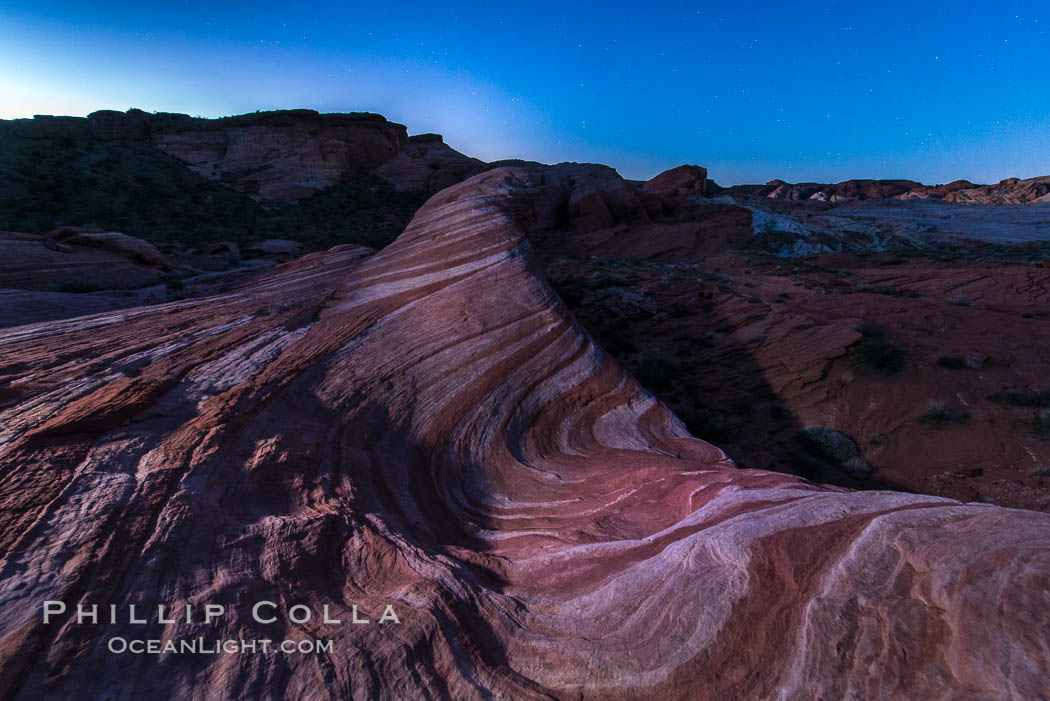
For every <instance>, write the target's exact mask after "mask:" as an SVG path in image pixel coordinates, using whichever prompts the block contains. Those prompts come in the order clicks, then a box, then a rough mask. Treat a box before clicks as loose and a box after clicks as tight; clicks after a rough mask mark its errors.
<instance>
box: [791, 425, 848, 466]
mask: <svg viewBox="0 0 1050 701" xmlns="http://www.w3.org/2000/svg"><path fill="white" fill-rule="evenodd" d="M799 437H800V438H801V439H802V442H803V444H804V445H805V446H806V448H807V449H808V450H809V451H810V452H812V453H814V454H816V455H818V456H820V457H822V458H824V459H825V460H827V461H828V462H832V463H835V464H836V465H844V464H845V463H846V462H847V461H849V460H852V459H853V458H858V457H860V449H859V448H858V447H857V444H856V443H854V442H853V439H852V438H850V437H849V436H847V435H846V434H844V433H840V432H839V431H836V430H834V429H831V428H827V427H825V426H809V427H807V428H806V429H805V430H804V431H802V432H801V433H800V434H799Z"/></svg>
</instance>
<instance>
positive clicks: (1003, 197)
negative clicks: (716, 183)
mask: <svg viewBox="0 0 1050 701" xmlns="http://www.w3.org/2000/svg"><path fill="white" fill-rule="evenodd" d="M725 193H726V194H729V195H755V196H759V197H767V198H769V199H773V200H811V201H821V202H848V201H852V200H883V199H898V200H909V199H930V200H944V201H945V202H957V203H960V204H1027V203H1030V202H1048V201H1050V176H1046V177H1040V178H1029V179H1027V180H1020V179H1018V178H1007V179H1006V180H1003V181H1001V182H1000V183H998V184H996V185H975V184H973V183H971V182H970V181H968V180H956V181H954V182H951V183H947V184H945V185H923V184H922V183H919V182H915V181H914V180H846V181H844V182H841V183H796V184H792V183H787V182H784V181H783V180H770V181H769V182H768V183H766V184H765V185H735V186H733V187H730V188H726V189H725Z"/></svg>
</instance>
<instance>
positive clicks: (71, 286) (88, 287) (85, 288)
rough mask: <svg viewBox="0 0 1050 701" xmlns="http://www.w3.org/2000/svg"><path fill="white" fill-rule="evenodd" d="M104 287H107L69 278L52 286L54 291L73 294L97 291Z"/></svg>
mask: <svg viewBox="0 0 1050 701" xmlns="http://www.w3.org/2000/svg"><path fill="white" fill-rule="evenodd" d="M105 289H108V288H107V287H106V286H105V285H96V284H94V283H91V282H87V281H85V280H69V281H68V282H63V283H61V284H60V285H57V286H56V287H55V288H54V290H55V292H70V293H73V294H84V293H87V292H98V291H99V290H105Z"/></svg>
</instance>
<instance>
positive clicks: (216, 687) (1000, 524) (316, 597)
mask: <svg viewBox="0 0 1050 701" xmlns="http://www.w3.org/2000/svg"><path fill="white" fill-rule="evenodd" d="M574 187H575V186H574V185H573V184H572V177H571V175H566V174H565V171H564V170H557V169H554V170H548V171H541V170H524V169H498V170H494V171H490V172H488V173H485V174H482V175H479V176H477V177H474V178H472V179H471V180H469V181H467V182H466V183H463V184H460V185H458V186H455V187H452V188H449V189H447V190H444V191H442V192H441V193H440V194H438V195H437V196H435V197H434V198H432V200H431V201H430V202H429V203H428V204H427V205H426V206H425V207H424V208H423V209H422V210H421V211H420V212H419V213H418V214H417V215H416V217H415V219H414V220H413V222H412V224H411V225H410V226H409V228H408V229H407V230H406V231H405V233H404V234H403V235H402V236H401V237H400V238H399V239H398V240H397V241H396V242H395V243H394V244H392V245H390V246H388V247H387V248H385V249H383V250H382V251H381V252H379V253H375V254H369V252H368V251H367V250H365V249H361V248H357V247H341V248H337V249H333V250H331V251H329V252H326V253H323V254H314V255H310V256H307V257H305V258H303V259H301V260H299V261H296V262H294V263H291V264H286V265H284V266H280V267H278V268H276V269H275V270H274V271H273V272H271V273H270V274H268V275H267V276H266V277H264V278H263V279H261V280H260V281H258V282H256V283H254V284H252V285H250V286H248V287H245V288H242V289H239V290H235V291H233V292H230V293H227V294H223V295H220V296H215V297H211V298H206V299H195V300H185V301H181V302H172V303H168V304H163V305H159V306H154V307H147V308H139V309H133V310H125V311H121V312H113V313H108V314H103V315H96V316H89V317H81V318H76V319H69V320H65V321H60V322H51V323H48V324H38V325H32V326H22V327H16V328H13V329H7V330H4V331H3V332H0V351H2V352H0V358H2V361H0V377H3V379H4V384H3V389H2V391H0V466H2V475H0V477H2V495H3V502H4V509H3V510H2V511H0V526H2V527H0V553H2V555H3V560H2V564H0V568H2V569H0V571H2V575H0V582H2V584H0V604H2V605H0V660H2V673H0V695H2V696H3V697H4V698H33V699H36V698H41V697H43V696H47V697H54V698H59V697H67V698H94V697H109V698H139V697H143V696H147V695H149V694H156V695H165V696H169V697H170V696H178V697H182V698H200V699H205V698H256V697H272V698H281V697H284V698H311V699H315V698H349V697H353V698H358V697H361V698H369V697H373V696H378V697H382V698H442V697H454V698H515V699H520V698H552V697H553V698H586V699H618V698H654V699H675V698H682V699H687V698H689V699H691V698H783V699H793V698H797V699H814V698H829V699H831V698H905V697H907V698H952V699H955V698H987V699H998V698H1004V697H1015V698H1035V697H1038V696H1040V695H1042V696H1047V695H1050V685H1048V682H1047V679H1048V678H1050V674H1048V672H1050V670H1048V660H1047V657H1048V655H1047V650H1048V646H1050V627H1048V623H1047V619H1046V615H1045V612H1046V611H1047V609H1048V605H1050V594H1048V592H1050V586H1048V585H1050V581H1048V574H1050V517H1048V516H1046V515H1043V514H1038V513H1032V512H1025V511H1014V510H1008V509H1002V508H998V507H994V506H981V505H964V504H961V503H959V502H955V501H951V500H947V499H940V498H934V497H922V496H914V495H903V494H896V493H892V492H865V493H854V492H847V491H842V490H838V489H833V488H828V487H821V486H818V485H813V484H809V483H806V482H803V481H800V480H798V479H796V478H793V477H789V476H786V475H782V474H775V473H769V472H763V471H751V470H738V469H737V468H735V467H734V466H733V465H732V463H730V462H729V461H728V460H727V459H726V457H725V456H724V454H723V453H722V452H721V451H720V450H718V449H717V448H715V447H713V446H711V445H709V444H707V443H704V442H702V441H699V440H696V439H694V438H692V437H690V436H689V435H688V433H687V431H686V430H685V428H684V426H683V425H682V423H681V422H680V421H679V420H678V419H677V418H676V417H675V416H674V415H673V414H672V413H671V412H670V411H669V410H668V409H667V408H666V407H665V406H663V405H662V404H660V403H659V402H657V401H656V400H655V399H654V398H653V397H652V395H650V394H649V393H648V392H646V391H645V390H644V389H643V388H642V387H640V386H639V385H638V384H637V382H636V381H635V380H634V379H633V378H632V377H630V376H629V375H628V374H627V373H625V371H624V370H623V369H622V368H621V367H620V366H618V365H617V364H616V363H615V362H613V361H612V360H610V359H609V357H608V356H607V355H606V354H605V353H603V352H602V350H601V349H600V348H599V347H597V346H596V345H595V344H594V343H593V342H592V341H591V339H590V338H589V336H588V335H587V334H586V333H585V332H584V331H583V330H582V329H581V328H580V327H579V326H578V325H577V323H576V322H575V321H574V320H573V318H572V317H571V315H570V314H569V313H568V311H567V309H566V307H565V306H564V305H563V304H562V302H561V301H560V300H559V298H558V297H557V296H556V295H555V294H554V293H553V292H552V290H551V288H550V287H549V286H548V285H547V283H546V282H545V281H544V279H543V276H542V274H541V273H540V272H539V271H538V269H537V265H536V263H535V262H534V260H533V256H532V254H531V252H530V247H529V244H528V242H527V241H526V240H525V238H524V235H523V232H524V231H525V230H526V229H527V228H529V227H530V226H532V225H533V224H534V223H535V222H536V221H537V219H542V218H544V217H548V216H552V212H551V211H550V210H551V208H552V207H553V208H554V209H560V208H568V210H569V211H572V208H573V206H574V205H573V201H572V193H573V192H574V191H575V190H574ZM577 189H578V188H577ZM592 194H593V193H592ZM586 195H587V193H582V195H581V196H580V197H583V196H586ZM580 197H578V198H577V200H579V199H580ZM553 214H557V212H554V213H553ZM562 215H565V212H562ZM50 599H56V600H63V601H66V602H67V603H68V604H70V605H75V604H77V603H84V604H101V605H107V604H116V605H119V606H121V607H126V606H127V605H128V604H138V605H140V606H141V607H142V609H145V608H146V607H153V606H156V605H157V604H158V603H163V604H168V605H171V606H176V607H181V606H183V605H185V604H187V603H189V604H194V605H203V604H204V603H210V604H221V605H224V606H226V607H227V609H228V610H229V611H230V612H231V613H230V615H227V616H225V617H223V618H221V619H220V620H218V621H215V622H213V623H212V624H211V625H208V626H205V625H204V624H203V623H200V622H195V623H189V624H187V623H178V624H175V625H171V626H161V625H159V624H157V623H156V622H155V620H154V619H153V618H152V617H151V622H150V623H148V624H146V625H132V624H128V623H126V622H125V623H117V624H106V625H99V626H92V625H77V624H76V623H75V621H72V620H70V619H69V618H68V617H66V618H63V619H61V620H55V621H52V622H51V623H50V624H48V625H43V624H42V623H41V620H40V605H41V602H42V601H44V600H50ZM259 600H269V601H273V602H280V603H281V604H282V606H284V607H285V608H287V607H288V606H291V605H293V604H305V605H309V606H311V607H312V608H313V609H314V610H315V611H318V612H319V611H320V610H321V607H322V606H323V605H325V604H328V605H329V607H330V611H331V614H332V615H333V616H337V617H339V618H340V619H341V620H343V621H344V623H345V622H346V621H348V620H349V619H350V618H351V615H352V614H351V610H350V607H351V606H352V605H355V604H356V605H357V606H358V608H359V609H360V610H361V611H363V612H365V613H367V614H369V615H371V616H373V617H377V616H378V615H379V613H380V612H381V611H382V610H383V607H384V606H385V605H387V604H392V605H393V606H394V607H395V609H396V610H397V611H398V614H399V617H400V619H401V621H402V623H401V624H400V625H396V624H389V625H379V624H376V623H373V624H370V625H352V624H344V625H341V626H325V625H322V624H321V623H320V622H319V621H318V620H317V619H316V618H315V619H312V622H311V623H307V624H293V623H290V622H288V621H287V620H286V619H283V618H282V619H279V620H278V621H277V622H275V623H273V624H269V625H261V624H257V623H255V622H253V621H252V620H251V619H250V617H249V614H248V611H249V610H250V607H251V604H252V603H253V602H256V601H259ZM142 609H140V610H142ZM118 635H119V636H125V637H128V638H165V639H167V638H172V637H176V638H195V637H197V636H208V637H215V638H219V637H221V638H238V637H241V638H259V637H267V638H273V639H298V638H324V639H330V640H332V641H333V643H334V648H333V651H332V652H331V653H329V654H327V655H270V656H263V655H216V656H199V655H197V656H194V655H181V656H180V655H172V656H165V657H151V656H141V655H140V656H136V655H129V654H124V655H114V654H111V653H109V652H107V650H106V640H107V639H109V638H111V637H113V636H118Z"/></svg>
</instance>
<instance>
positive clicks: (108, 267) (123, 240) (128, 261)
mask: <svg viewBox="0 0 1050 701" xmlns="http://www.w3.org/2000/svg"><path fill="white" fill-rule="evenodd" d="M170 269H171V265H170V264H169V263H168V261H167V259H166V258H165V257H164V256H163V255H162V254H161V252H160V251H158V250H157V248H156V247H155V246H153V245H152V244H150V243H148V242H146V241H142V240H141V239H136V238H133V237H131V236H125V235H124V234H121V233H117V232H112V231H109V232H103V231H91V230H85V229H77V228H72V227H68V228H66V229H61V230H57V231H53V232H50V233H48V234H47V235H38V234H25V233H16V232H10V231H4V232H0V288H17V289H26V290H61V289H62V288H64V287H66V288H72V287H81V288H94V289H115V288H125V287H129V286H142V285H146V284H152V283H155V282H156V281H157V280H158V279H159V275H160V273H162V272H164V271H166V270H170Z"/></svg>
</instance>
